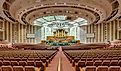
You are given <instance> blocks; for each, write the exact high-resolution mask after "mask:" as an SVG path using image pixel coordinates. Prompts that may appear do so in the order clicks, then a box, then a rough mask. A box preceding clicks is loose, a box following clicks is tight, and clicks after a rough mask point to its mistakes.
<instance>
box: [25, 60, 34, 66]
mask: <svg viewBox="0 0 121 71" xmlns="http://www.w3.org/2000/svg"><path fill="white" fill-rule="evenodd" d="M27 66H35V64H34V61H27Z"/></svg>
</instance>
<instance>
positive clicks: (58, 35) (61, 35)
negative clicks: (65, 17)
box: [53, 29, 68, 38]
mask: <svg viewBox="0 0 121 71" xmlns="http://www.w3.org/2000/svg"><path fill="white" fill-rule="evenodd" d="M53 33H54V37H56V38H64V37H67V33H68V32H66V31H65V30H64V29H57V30H56V31H55V32H53Z"/></svg>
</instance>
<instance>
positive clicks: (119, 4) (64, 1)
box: [0, 0, 121, 24]
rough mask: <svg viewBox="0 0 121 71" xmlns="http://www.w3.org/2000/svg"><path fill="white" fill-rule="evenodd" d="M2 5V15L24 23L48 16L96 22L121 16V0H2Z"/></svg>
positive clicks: (10, 19) (0, 3)
mask: <svg viewBox="0 0 121 71" xmlns="http://www.w3.org/2000/svg"><path fill="white" fill-rule="evenodd" d="M0 5H1V7H0V16H1V17H3V18H6V19H7V20H9V21H11V22H16V21H18V22H20V23H22V24H33V21H35V20H38V19H43V18H48V17H49V18H48V19H47V20H48V21H53V20H55V19H57V18H58V17H59V16H67V17H68V18H69V19H70V20H71V21H74V20H76V19H78V18H84V19H86V20H87V21H88V24H92V23H94V24H95V23H100V22H102V21H107V22H108V21H111V20H113V19H116V18H120V16H121V0H0ZM50 17H57V18H50ZM59 20H60V19H59Z"/></svg>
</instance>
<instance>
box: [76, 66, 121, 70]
mask: <svg viewBox="0 0 121 71" xmlns="http://www.w3.org/2000/svg"><path fill="white" fill-rule="evenodd" d="M75 70H76V71H121V68H120V66H110V67H108V66H98V67H96V66H86V67H84V68H79V67H78V66H76V67H75Z"/></svg>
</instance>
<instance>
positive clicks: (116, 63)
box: [72, 60, 121, 67]
mask: <svg viewBox="0 0 121 71" xmlns="http://www.w3.org/2000/svg"><path fill="white" fill-rule="evenodd" d="M72 65H73V66H75V65H77V66H79V67H85V66H121V60H120V61H117V60H112V61H109V60H104V61H103V62H102V61H101V60H96V61H95V62H93V61H79V62H78V63H75V62H72Z"/></svg>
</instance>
